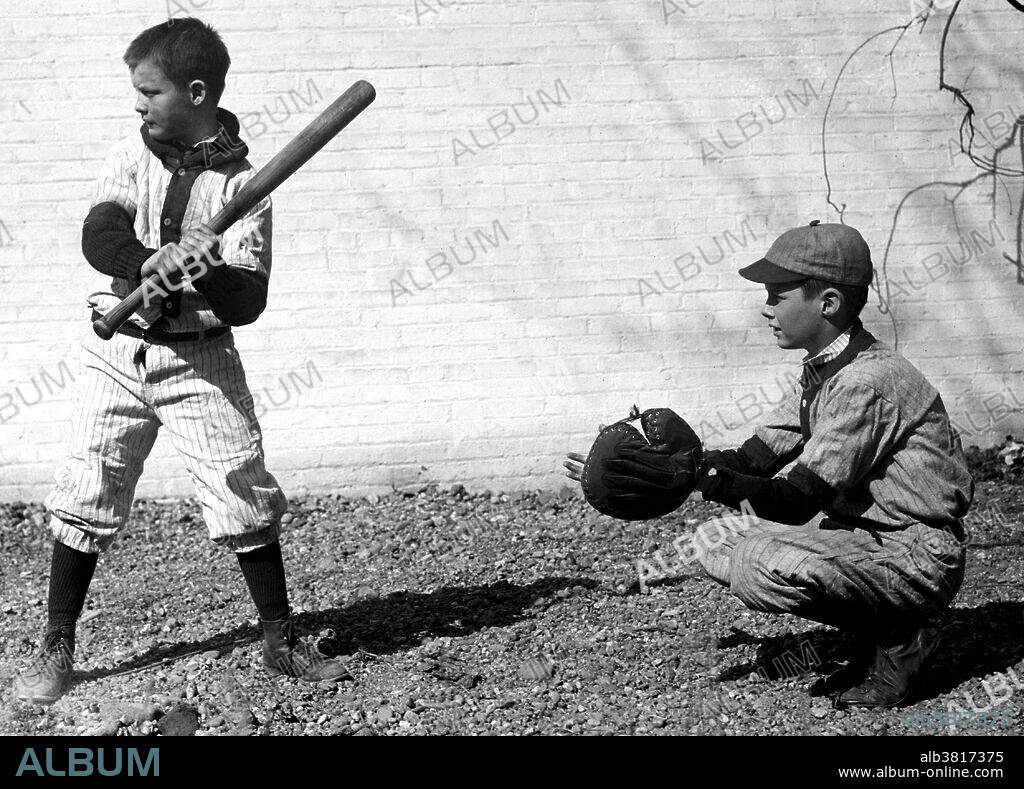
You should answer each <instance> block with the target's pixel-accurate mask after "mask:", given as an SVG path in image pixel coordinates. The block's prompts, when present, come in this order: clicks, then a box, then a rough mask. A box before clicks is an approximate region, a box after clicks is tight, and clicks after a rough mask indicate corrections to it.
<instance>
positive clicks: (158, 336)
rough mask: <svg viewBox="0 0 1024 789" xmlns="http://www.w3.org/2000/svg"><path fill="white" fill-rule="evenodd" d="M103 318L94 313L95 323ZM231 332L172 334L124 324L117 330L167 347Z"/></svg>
mask: <svg viewBox="0 0 1024 789" xmlns="http://www.w3.org/2000/svg"><path fill="white" fill-rule="evenodd" d="M101 317H103V316H102V315H101V314H100V313H99V312H97V311H96V310H93V311H92V319H93V320H94V321H96V320H99V319H100V318H101ZM229 331H231V327H230V326H216V327H214V328H212V329H205V330H203V331H180V332H170V331H164V330H163V329H161V328H160V327H158V326H150V327H149V328H148V329H142V328H140V327H138V326H136V325H135V324H134V323H122V324H121V326H120V327H119V328H118V329H117V332H118V334H124V335H125V336H127V337H135V338H136V339H138V340H145V341H146V342H150V343H158V344H161V345H165V344H167V343H172V342H196V341H197V340H212V339H213V338H214V337H220V336H221V335H222V334H227V333H228V332H229Z"/></svg>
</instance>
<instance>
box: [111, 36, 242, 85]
mask: <svg viewBox="0 0 1024 789" xmlns="http://www.w3.org/2000/svg"><path fill="white" fill-rule="evenodd" d="M143 60H152V61H153V62H154V63H155V64H156V65H158V66H159V67H160V70H161V71H163V72H164V74H166V75H167V78H168V79H169V80H170V81H171V82H173V83H174V84H175V85H176V86H178V87H179V88H187V87H188V85H189V83H190V82H192V80H195V79H201V80H202V81H203V82H205V83H206V87H207V89H208V90H209V91H210V95H211V97H212V98H213V100H214V101H215V102H219V101H220V97H221V94H222V93H223V92H224V80H225V78H226V77H227V73H228V66H230V65H231V58H230V56H229V55H228V48H227V47H226V46H224V42H223V41H222V40H221V37H220V34H218V33H217V31H216V30H214V29H213V28H212V27H210V26H209V25H207V24H205V23H204V22H201V21H199V20H198V19H195V18H194V17H185V18H182V19H168V20H167V21H166V22H161V23H160V24H159V25H153V27H151V28H147V29H146V30H143V31H142V32H141V33H139V35H138V36H137V37H136V38H135V40H134V41H132V43H131V44H129V45H128V49H126V50H125V53H124V62H125V63H127V64H128V68H130V69H132V70H134V69H135V67H136V66H137V65H139V63H141V62H142V61H143Z"/></svg>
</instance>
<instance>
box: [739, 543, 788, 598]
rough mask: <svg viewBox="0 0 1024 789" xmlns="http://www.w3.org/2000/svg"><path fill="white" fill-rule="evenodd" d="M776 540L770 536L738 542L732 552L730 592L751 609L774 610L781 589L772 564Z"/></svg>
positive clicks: (782, 585)
mask: <svg viewBox="0 0 1024 789" xmlns="http://www.w3.org/2000/svg"><path fill="white" fill-rule="evenodd" d="M775 544H776V540H775V539H774V538H772V537H769V536H752V537H747V538H746V539H744V540H741V541H740V543H739V544H738V545H737V546H736V548H735V550H734V551H733V552H732V563H731V568H730V569H731V577H730V589H731V590H732V593H733V594H734V595H736V597H738V598H739V599H740V601H741V602H743V603H744V604H745V605H747V606H748V607H750V608H755V609H757V610H761V611H768V610H773V609H774V603H775V601H776V600H777V598H778V596H779V593H780V592H781V591H782V590H783V588H784V587H787V585H786V584H785V583H783V581H782V579H781V578H780V577H779V575H778V573H777V572H776V568H775V567H774V565H773V564H772V562H771V556H773V555H774V553H775V550H774V548H775Z"/></svg>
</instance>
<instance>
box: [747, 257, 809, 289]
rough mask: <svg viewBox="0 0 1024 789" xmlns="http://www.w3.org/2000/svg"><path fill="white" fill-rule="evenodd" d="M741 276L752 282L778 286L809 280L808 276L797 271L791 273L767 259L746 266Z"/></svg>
mask: <svg viewBox="0 0 1024 789" xmlns="http://www.w3.org/2000/svg"><path fill="white" fill-rule="evenodd" d="M740 276H741V277H743V278H744V279H749V280H750V281H751V282H760V283H762V284H764V285H777V284H779V283H782V282H801V281H802V280H805V279H807V275H806V274H799V273H797V272H796V271H789V270H788V269H784V268H782V267H781V266H776V265H775V264H774V263H772V262H771V261H770V260H768V259H767V258H761V259H760V260H758V261H757V262H756V263H751V264H750V265H749V266H744V267H743V268H741V269H740Z"/></svg>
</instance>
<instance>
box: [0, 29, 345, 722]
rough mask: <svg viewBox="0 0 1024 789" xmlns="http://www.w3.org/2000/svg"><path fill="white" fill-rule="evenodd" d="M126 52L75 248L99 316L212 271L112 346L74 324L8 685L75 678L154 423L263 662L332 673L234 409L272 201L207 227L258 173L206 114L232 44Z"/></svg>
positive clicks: (43, 685)
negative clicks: (44, 583) (29, 617)
mask: <svg viewBox="0 0 1024 789" xmlns="http://www.w3.org/2000/svg"><path fill="white" fill-rule="evenodd" d="M124 60H125V63H126V64H127V65H128V68H129V71H130V73H131V79H132V84H133V86H134V88H135V90H136V97H137V98H136V103H135V111H136V112H138V113H139V115H140V116H141V119H142V126H141V128H140V130H139V133H137V134H134V135H132V136H130V137H128V138H126V139H123V140H121V141H120V142H118V143H116V144H115V145H114V146H113V148H112V149H111V151H110V153H109V154H108V156H107V159H106V162H105V163H104V165H103V170H102V172H101V175H100V178H99V182H98V184H97V188H96V192H95V196H94V198H93V201H92V206H91V208H90V210H89V213H88V216H87V217H86V219H85V224H84V227H83V231H82V251H83V253H84V255H85V258H86V260H88V261H89V263H90V265H92V267H93V268H94V269H96V271H97V272H98V282H97V285H96V288H95V290H94V292H93V293H92V294H91V295H90V297H89V303H90V305H91V307H92V309H93V318H94V319H95V318H96V317H98V316H99V315H101V314H102V313H104V312H106V311H107V310H109V309H111V308H112V307H114V306H115V305H116V304H118V303H119V302H120V300H121V299H123V298H124V297H125V296H127V295H128V294H129V293H131V292H132V291H133V290H135V289H136V288H137V287H138V286H139V285H140V283H141V282H142V281H143V280H144V279H145V278H146V277H149V276H151V275H154V274H158V275H160V276H161V277H162V279H163V282H164V283H165V284H168V285H169V283H171V282H174V281H176V280H177V278H178V276H179V275H180V274H182V273H184V274H186V275H196V269H195V268H194V267H193V266H192V265H190V264H189V263H187V262H186V259H187V258H195V257H197V256H199V257H201V258H202V259H204V260H205V261H206V262H208V263H209V264H210V265H208V266H207V265H202V266H200V267H199V268H198V271H199V272H200V273H199V275H196V276H192V277H186V280H185V281H182V282H181V283H180V284H179V285H176V286H175V287H166V288H161V289H159V290H157V291H156V292H157V293H159V295H160V298H159V299H152V300H151V299H148V298H147V299H146V303H145V304H144V306H143V307H142V308H141V309H140V310H139V311H138V312H137V313H135V314H134V315H133V316H132V319H131V320H129V321H128V322H127V323H125V324H124V325H123V326H122V327H121V328H120V329H119V330H118V331H117V333H116V334H114V336H113V337H112V338H111V339H110V340H109V341H107V342H104V341H102V340H100V339H98V338H97V337H96V336H95V335H94V334H93V331H92V328H91V327H86V329H85V340H84V341H83V343H82V354H83V364H82V375H81V376H80V378H79V379H78V381H77V385H78V387H79V389H78V391H77V395H76V398H75V409H74V414H73V416H72V430H71V439H70V445H69V447H68V451H67V454H66V456H65V459H64V460H63V462H62V463H61V465H60V467H59V468H58V470H57V472H56V475H55V480H56V487H55V489H54V490H53V491H52V492H51V494H50V495H49V496H48V497H47V499H46V506H47V509H48V510H49V511H50V513H51V520H50V528H51V531H52V532H53V535H54V538H55V543H54V548H53V558H52V564H51V570H50V588H49V600H48V622H47V624H46V628H45V631H44V633H43V642H42V648H41V651H40V653H39V654H38V655H37V657H36V658H35V660H34V661H33V662H32V664H31V665H30V666H29V667H28V669H27V670H26V671H24V672H23V673H22V674H21V675H20V676H19V677H18V678H17V680H16V682H15V691H16V695H17V696H18V698H20V699H22V700H24V701H28V702H34V703H39V704H49V703H52V702H54V701H56V700H57V698H59V697H60V696H61V695H62V694H63V693H65V692H66V691H67V689H68V688H69V686H70V682H71V675H72V663H73V656H74V651H75V624H76V622H77V619H78V616H79V614H80V613H81V611H82V607H83V605H84V602H85V597H86V594H87V592H88V588H89V584H90V582H91V580H92V576H93V572H94V570H95V568H96V564H97V558H98V556H99V554H100V553H101V552H103V551H104V550H106V549H107V548H108V547H109V546H110V545H111V543H112V542H113V540H114V538H115V536H116V535H117V532H118V531H119V530H120V529H121V528H122V527H123V526H124V525H125V523H126V521H127V518H128V514H129V510H130V508H131V504H132V501H133V499H134V495H135V487H136V483H137V482H138V480H139V476H140V475H141V473H142V468H143V464H144V462H145V460H146V458H147V456H148V455H149V453H150V450H151V449H152V447H153V443H154V441H155V440H156V436H157V431H158V430H159V428H160V426H161V425H165V426H166V427H167V428H168V433H169V435H170V437H171V441H172V443H173V444H174V447H175V449H176V450H177V452H178V454H179V455H180V456H181V458H182V460H183V461H184V462H185V466H186V469H187V471H188V473H189V476H190V477H191V478H192V480H193V483H194V484H195V487H196V493H197V496H198V498H199V501H200V504H201V507H202V514H203V518H204V520H205V521H206V525H207V527H208V529H209V533H210V537H211V538H212V539H213V540H214V541H215V542H217V543H218V544H220V545H223V546H224V547H226V548H228V549H229V550H231V551H233V552H234V553H235V555H236V556H237V559H238V563H239V565H240V567H241V570H242V574H243V575H244V577H245V580H246V584H247V586H248V588H249V591H250V593H251V595H252V598H253V602H254V603H255V605H256V608H257V610H258V612H259V615H260V619H261V620H262V623H263V632H264V643H263V664H264V666H265V667H266V669H267V671H268V672H269V673H271V674H272V675H280V674H285V675H288V676H292V677H297V678H299V679H302V680H306V681H309V682H318V681H322V680H333V679H338V678H340V677H342V676H344V675H345V674H346V670H345V668H344V666H343V665H342V664H340V663H339V662H337V661H330V660H325V659H324V658H323V657H322V656H320V655H319V653H317V652H315V650H311V649H305V648H303V645H302V644H301V643H299V642H298V641H297V639H296V635H295V632H294V628H293V624H292V617H291V611H290V608H289V605H288V594H287V589H286V584H285V574H284V565H283V562H282V558H281V546H280V542H279V540H278V538H279V534H280V528H281V525H280V524H281V516H282V515H283V514H284V512H285V510H286V509H287V500H286V498H285V495H284V493H283V492H282V491H281V489H280V487H279V486H278V484H277V481H276V480H275V479H274V477H273V475H271V474H270V473H269V472H268V471H267V469H266V468H265V466H264V459H263V446H262V435H261V432H260V428H259V424H258V422H257V421H256V419H255V416H254V414H252V413H246V412H245V411H243V410H242V407H241V405H240V404H244V403H250V404H251V403H252V398H251V396H250V393H249V389H248V386H247V385H246V381H245V371H244V369H243V367H242V363H241V360H240V359H239V356H238V352H237V351H236V350H235V345H234V338H233V336H232V333H231V327H232V326H242V325H246V324H249V323H252V322H253V321H255V320H256V319H257V318H258V317H259V315H260V314H261V313H262V312H263V309H264V307H265V306H266V300H267V284H268V280H269V276H270V265H271V256H270V239H271V206H270V199H269V198H265V199H264V200H263V201H262V202H260V203H259V204H258V205H257V206H256V207H255V208H254V209H253V210H252V211H250V212H249V213H248V214H247V215H246V216H244V217H243V218H242V219H240V220H239V221H238V222H236V223H235V224H234V225H233V226H232V227H230V228H229V229H228V230H227V231H226V232H225V233H224V234H223V237H222V238H218V237H217V236H216V235H215V234H214V233H213V231H212V230H211V229H210V227H209V226H208V225H207V222H209V221H210V219H211V218H212V217H213V216H214V214H216V213H217V212H218V211H219V210H220V209H221V208H222V207H223V206H224V204H225V203H226V202H227V201H228V200H230V199H231V197H232V196H233V195H234V194H236V193H237V192H238V190H239V189H240V188H241V187H242V186H243V185H244V184H245V183H246V182H247V181H248V180H249V179H251V178H252V177H253V175H254V173H255V170H254V168H253V167H252V165H250V164H249V162H248V161H247V160H246V158H245V156H246V154H247V153H248V149H247V147H246V145H245V143H244V142H242V140H240V139H239V138H238V129H239V125H238V120H237V119H236V118H235V116H234V115H232V114H231V113H230V112H227V111H226V110H224V109H220V108H219V107H218V102H219V99H220V95H221V93H222V91H223V89H224V81H225V76H226V74H227V70H228V66H229V64H230V58H229V56H228V52H227V49H226V47H225V46H224V43H223V41H222V40H221V38H220V36H219V35H218V34H217V33H216V32H215V31H214V30H213V29H212V28H210V27H209V26H207V25H205V24H203V23H202V22H200V21H199V20H197V19H174V20H170V21H168V22H167V23H166V24H160V25H156V26H154V27H151V28H149V29H147V30H145V31H143V32H142V33H141V34H140V35H139V36H138V37H137V38H136V39H135V40H134V41H132V43H131V45H130V46H129V47H128V50H127V51H126V52H125V55H124ZM189 280H191V281H189ZM249 410H250V411H251V408H250V409H249Z"/></svg>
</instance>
